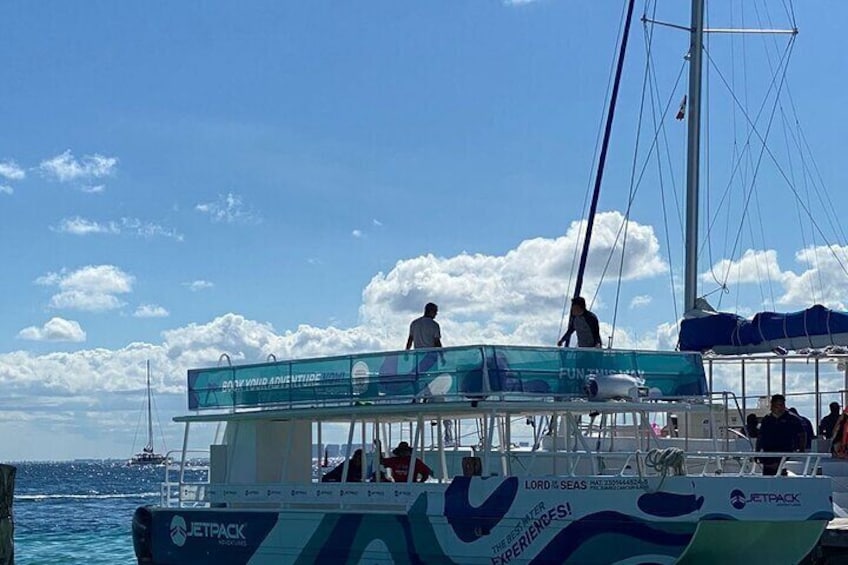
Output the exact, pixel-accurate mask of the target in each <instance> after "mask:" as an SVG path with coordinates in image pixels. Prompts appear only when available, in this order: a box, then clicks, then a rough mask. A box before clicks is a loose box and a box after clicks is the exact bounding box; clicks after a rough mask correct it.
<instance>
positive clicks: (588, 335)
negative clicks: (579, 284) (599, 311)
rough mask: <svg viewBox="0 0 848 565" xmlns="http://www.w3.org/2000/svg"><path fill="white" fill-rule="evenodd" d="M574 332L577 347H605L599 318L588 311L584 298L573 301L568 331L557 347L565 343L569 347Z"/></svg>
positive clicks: (577, 297) (575, 298) (578, 297)
mask: <svg viewBox="0 0 848 565" xmlns="http://www.w3.org/2000/svg"><path fill="white" fill-rule="evenodd" d="M574 332H577V347H603V344H602V343H601V327H600V324H599V323H598V317H597V316H595V314H593V313H592V312H590V311H589V310H586V299H584V298H583V297H582V296H576V297H574V298H572V299H571V316H570V317H569V320H568V329H567V330H566V331H565V334H564V335H563V336H562V337H561V338H560V339H559V341H558V342H557V346H561V345H562V344H563V343H564V344H565V346H566V347H568V344H569V343H570V342H571V334H573V333H574Z"/></svg>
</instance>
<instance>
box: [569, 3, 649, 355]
mask: <svg viewBox="0 0 848 565" xmlns="http://www.w3.org/2000/svg"><path fill="white" fill-rule="evenodd" d="M634 4H635V0H630V1H629V2H628V3H627V15H626V16H625V19H624V32H623V34H622V36H621V45H620V46H619V51H618V61H617V62H616V66H615V79H614V80H613V83H612V94H611V95H610V103H609V109H608V111H607V119H606V124H605V126H604V137H603V140H602V142H601V154H600V156H599V157H598V169H597V172H596V173H595V186H594V190H593V191H592V203H591V205H590V206H589V216H588V218H587V220H586V235H585V237H584V238H583V249H582V252H581V253H580V265H579V266H578V267H577V282H575V284H574V297H575V298H577V297H578V296H580V293H581V292H582V291H583V275H584V274H585V273H586V260H587V259H588V258H589V244H590V243H591V242H592V228H593V226H594V224H595V214H596V212H597V210H598V196H599V195H600V192H601V182H602V181H603V179H604V167H605V165H606V162H607V151H608V150H609V144H610V137H611V134H612V123H613V120H614V119H615V108H616V102H617V100H618V90H619V87H620V86H621V74H622V71H623V69H624V56H625V54H626V53H627V40H628V38H629V37H630V22H631V20H632V19H633V5H634ZM566 345H568V343H566Z"/></svg>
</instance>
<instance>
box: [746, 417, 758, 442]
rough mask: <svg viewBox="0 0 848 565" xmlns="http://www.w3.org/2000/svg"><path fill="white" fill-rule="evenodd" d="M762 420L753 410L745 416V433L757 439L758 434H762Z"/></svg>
mask: <svg viewBox="0 0 848 565" xmlns="http://www.w3.org/2000/svg"><path fill="white" fill-rule="evenodd" d="M759 426H760V421H759V419H758V418H757V415H756V414H754V413H753V412H751V413H750V414H748V416H747V417H746V418H745V435H747V436H748V437H749V438H751V439H756V438H757V436H759V435H760V430H759Z"/></svg>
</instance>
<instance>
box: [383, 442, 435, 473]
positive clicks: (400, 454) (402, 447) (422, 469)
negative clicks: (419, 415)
mask: <svg viewBox="0 0 848 565" xmlns="http://www.w3.org/2000/svg"><path fill="white" fill-rule="evenodd" d="M392 454H393V455H394V457H388V458H386V459H383V460H382V461H381V462H380V464H381V465H382V466H384V467H386V468H388V469H391V470H392V479H393V480H394V482H396V483H405V482H407V479H408V478H409V464H410V460H411V459H412V457H411V456H412V448H411V447H409V444H408V443H407V442H405V441H402V442H400V443H399V444H398V445H397V447H396V448H394V449H393V450H392ZM432 475H433V470H432V469H431V468H430V467H428V466H427V465H426V464H425V463H424V462H423V461H422V460H421V459H416V460H415V474H414V475H413V477H412V480H413V482H416V483H423V482H425V481H426V480H427V479H429V478H430V477H431V476H432Z"/></svg>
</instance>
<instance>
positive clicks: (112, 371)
mask: <svg viewBox="0 0 848 565" xmlns="http://www.w3.org/2000/svg"><path fill="white" fill-rule="evenodd" d="M622 220H623V217H622V216H621V214H619V213H617V212H606V213H603V214H600V215H599V216H598V218H597V220H596V224H595V230H596V231H595V238H594V240H593V245H592V248H591V250H590V257H589V265H590V268H589V270H588V271H587V275H586V282H585V287H584V288H585V292H584V294H585V296H586V297H587V298H589V299H590V300H591V299H592V298H593V297H595V293H596V289H597V288H598V284H599V280H600V275H601V272H602V270H603V266H604V264H605V263H606V262H607V261H608V259H610V258H611V260H610V264H612V265H619V264H621V265H622V271H621V277H622V280H623V281H624V284H625V285H626V284H627V282H629V281H639V280H653V281H656V284H657V285H660V284H666V281H667V278H668V267H667V265H666V264H665V263H664V261H663V259H662V258H661V255H660V253H661V250H660V247H659V244H658V242H657V238H656V235H655V233H654V231H653V229H652V228H651V227H650V226H645V225H641V224H638V223H637V222H631V224H630V226H629V235H628V245H627V251H626V253H625V255H624V257H623V258H622V257H621V255H620V251H618V250H617V249H616V248H615V245H614V244H615V241H616V235H617V234H618V233H619V228H620V226H621V222H622ZM581 228H582V224H581V223H579V222H575V223H574V224H572V225H571V226H570V228H569V229H568V231H567V232H566V234H565V235H563V236H561V237H557V238H536V239H530V240H526V241H523V242H521V243H519V244H518V245H517V246H516V247H515V248H514V249H512V250H510V251H508V252H507V253H505V254H503V255H483V254H472V253H462V254H459V255H456V256H453V257H438V256H435V255H422V256H418V257H412V258H409V259H404V260H401V261H398V262H397V263H396V264H395V265H394V266H393V267H392V268H391V269H389V270H387V271H385V272H380V273H377V274H375V275H374V277H373V278H372V279H371V281H370V282H369V283H368V284H367V285H366V286H365V288H364V289H363V290H362V300H361V304H360V305H359V312H358V313H359V319H358V321H357V323H356V324H355V325H353V326H352V327H336V326H333V325H330V326H326V327H316V326H311V325H299V326H296V327H288V328H279V327H275V325H273V324H272V323H270V322H269V321H267V320H251V319H248V318H245V317H244V316H242V315H240V314H238V313H226V314H223V315H219V316H217V317H215V318H214V319H211V320H207V321H203V322H198V323H191V324H188V325H185V326H183V327H176V328H173V329H170V330H167V331H165V332H163V333H162V334H161V340H159V341H157V342H155V343H131V344H128V345H126V346H124V347H122V348H119V349H114V350H107V349H88V350H79V351H68V352H54V353H47V354H38V353H35V352H30V351H15V352H10V353H6V354H0V386H3V390H4V394H6V397H5V400H0V408H8V409H10V410H11V409H14V410H30V411H34V412H36V413H38V412H44V411H50V412H51V413H53V412H62V411H70V412H72V413H74V414H78V413H79V412H80V411H83V410H84V411H85V413H86V414H100V416H99V417H97V418H94V417H93V416H86V417H84V418H80V420H79V421H76V420H73V419H69V420H67V421H66V422H64V423H63V424H62V425H63V426H65V427H66V428H67V429H68V430H70V431H74V433H79V434H82V435H86V434H89V436H86V437H90V434H91V433H93V432H92V431H91V430H90V429H87V428H85V426H89V425H92V422H94V421H95V420H96V421H97V422H98V423H99V424H100V425H102V426H104V429H105V427H106V426H107V422H108V421H113V420H120V418H121V417H125V416H126V415H127V414H132V413H133V402H137V400H138V399H139V398H141V396H140V395H141V394H142V391H143V386H144V376H145V362H146V361H147V360H150V363H151V367H152V370H153V375H154V379H153V386H154V389H155V391H156V394H157V397H158V398H159V401H160V402H161V404H162V405H163V406H165V414H164V415H163V419H168V418H170V417H171V416H173V415H175V414H177V413H181V412H184V411H185V396H184V395H185V383H186V371H187V370H188V369H190V368H197V367H204V366H215V365H216V364H217V363H218V362H219V359H220V357H221V354H222V353H227V354H228V355H229V359H230V361H231V362H232V363H234V364H238V363H255V362H261V361H265V360H266V359H267V358H268V357H269V355H271V354H273V355H274V356H275V357H276V358H277V359H285V358H305V357H315V356H322V355H329V354H344V353H354V352H362V351H385V350H397V349H401V348H402V347H403V346H404V343H405V340H406V334H407V331H408V325H409V322H410V321H411V320H412V319H413V318H414V317H417V316H419V315H420V314H421V312H422V310H423V306H424V304H425V303H426V302H429V301H433V302H436V303H438V304H439V306H440V311H439V317H438V320H439V322H440V323H441V325H442V333H443V341H444V343H445V344H446V345H449V346H453V345H466V344H473V343H504V344H527V345H553V344H554V343H555V342H556V339H557V338H558V337H559V332H560V331H561V330H562V326H561V324H562V321H563V320H562V311H563V303H564V302H565V297H566V294H567V291H568V289H567V288H566V287H567V286H568V279H569V275H570V273H571V271H572V267H573V265H572V262H573V260H574V257H575V249H577V248H578V247H579V243H580V232H581ZM775 272H778V271H775ZM780 272H782V273H783V276H784V278H785V279H787V280H789V279H790V277H789V276H788V275H787V273H786V272H784V271H780ZM608 276H612V275H608ZM615 276H617V275H615ZM37 282H38V283H39V284H42V285H45V286H52V287H56V288H58V291H57V293H56V294H55V295H54V296H53V297H52V298H51V301H50V303H51V305H52V306H56V305H57V304H67V305H75V306H76V307H78V308H81V307H83V306H85V307H88V308H90V309H94V306H96V305H99V307H100V308H105V307H114V305H115V304H116V302H120V301H119V300H118V297H119V296H122V295H125V294H126V293H129V292H131V291H132V286H133V282H134V279H133V277H132V276H131V275H129V274H127V273H124V272H123V271H121V270H120V269H119V268H117V267H115V266H111V265H98V266H88V267H83V268H80V269H77V270H73V271H62V272H59V273H48V274H47V275H44V276H43V277H41V278H39V280H38V281H37ZM184 285H185V286H186V288H187V289H191V290H203V289H208V288H211V287H212V286H213V285H212V283H210V282H208V281H203V280H195V281H189V282H186V283H184ZM603 292H605V291H604V290H603V287H602V294H601V295H600V296H599V297H597V298H596V300H595V306H594V308H595V311H596V312H598V313H599V314H601V334H602V337H603V339H604V341H605V342H606V340H607V339H608V336H610V335H611V334H612V327H611V326H610V324H609V322H610V321H611V320H610V319H609V318H611V316H604V315H603V314H604V313H605V312H606V311H607V308H608V306H607V304H606V301H605V300H604V299H603ZM649 302H650V300H648V299H647V298H645V295H640V296H637V297H636V298H635V299H634V302H633V304H634V306H639V305H643V304H647V303H649ZM160 308H161V310H160ZM165 312H166V311H165V309H164V308H162V307H161V306H158V305H154V304H148V305H142V306H140V307H139V308H138V309H137V310H136V314H135V315H136V316H138V317H145V316H153V315H160V314H164V313H165ZM624 318H627V317H626V316H624V317H623V319H624ZM54 325H56V324H54ZM53 331H54V334H51V333H50V332H51V328H48V325H47V324H45V326H43V327H38V326H33V327H32V328H26V329H25V330H22V334H24V335H21V337H22V338H24V339H39V338H41V339H42V340H44V339H47V337H48V336H49V335H60V334H61V332H57V331H56V330H55V328H54V329H53ZM80 331H81V328H80ZM66 333H67V334H68V335H69V336H71V335H73V332H72V331H70V330H66ZM676 341H677V324H676V323H673V322H669V323H666V324H661V325H659V326H658V327H656V328H654V329H648V330H645V329H644V328H641V329H640V330H639V331H636V330H634V329H633V328H632V327H629V326H628V322H627V320H626V319H625V320H624V321H623V323H620V326H619V327H618V328H616V330H615V346H616V347H635V348H640V349H653V348H657V347H660V348H663V349H673V348H674V346H675V345H676ZM716 378H717V379H718V378H720V376H717V377H716ZM727 378H728V379H730V377H729V376H728V377H727ZM752 378H753V377H752ZM717 382H718V381H717ZM727 382H728V384H729V383H730V381H729V380H728V381H727ZM750 382H752V383H753V382H754V381H753V380H752V381H750ZM799 382H800V381H799ZM801 384H803V383H801ZM47 399H50V401H49V402H47ZM136 409H137V408H136ZM32 425H33V426H42V424H39V423H37V421H36V420H34V421H33V424H32ZM44 425H48V424H44ZM109 426H111V424H109ZM98 433H99V432H98ZM114 433H117V434H126V433H127V432H125V431H124V432H121V431H116V432H114ZM169 433H172V434H175V435H174V437H175V438H176V434H177V433H178V432H177V431H172V432H169ZM175 441H176V440H175Z"/></svg>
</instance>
